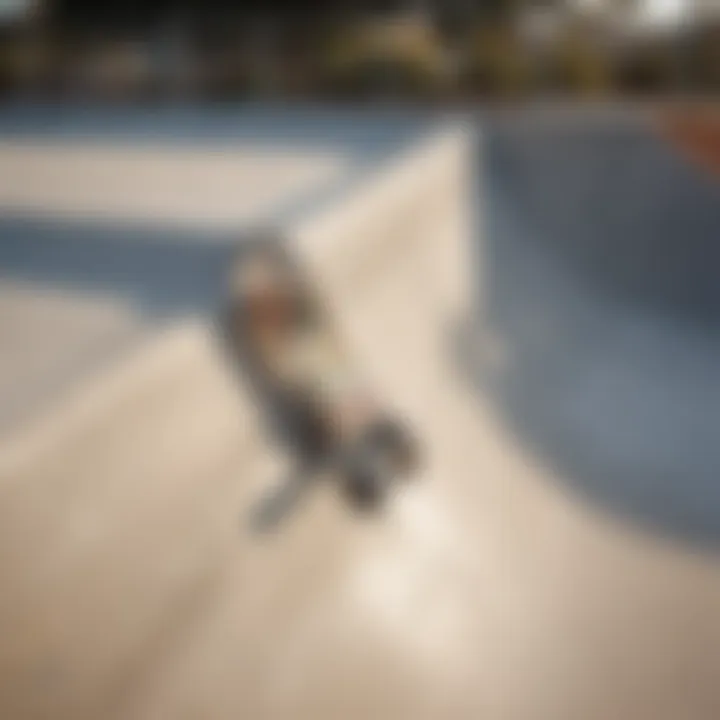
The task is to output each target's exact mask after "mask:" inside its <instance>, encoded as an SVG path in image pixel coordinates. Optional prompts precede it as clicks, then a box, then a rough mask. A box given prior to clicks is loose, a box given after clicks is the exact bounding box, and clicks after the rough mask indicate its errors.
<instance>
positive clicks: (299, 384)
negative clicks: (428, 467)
mask: <svg viewBox="0 0 720 720" xmlns="http://www.w3.org/2000/svg"><path fill="white" fill-rule="evenodd" d="M313 290H314V288H312V287H311V284H310V282H309V280H308V278H307V276H306V275H305V274H304V273H303V272H302V270H301V268H300V265H299V263H298V261H297V259H296V258H294V257H293V256H292V254H291V252H290V250H289V249H288V248H287V246H286V245H285V244H284V243H283V241H282V238H280V237H278V236H276V235H272V234H270V233H264V234H258V235H256V236H255V237H254V238H251V239H250V240H248V241H247V242H246V243H243V244H242V245H241V246H240V248H239V252H238V255H237V258H236V259H235V261H234V263H233V265H232V267H231V272H230V282H229V288H228V302H227V308H226V313H225V316H224V322H223V330H224V335H225V337H226V340H227V342H228V345H229V349H230V351H231V354H232V355H233V357H234V358H235V360H236V361H237V362H238V364H239V366H240V368H241V370H242V371H243V372H244V374H245V375H246V376H247V377H248V378H249V379H250V381H251V385H252V386H253V389H254V390H255V392H256V395H257V399H258V401H259V403H260V405H261V406H262V407H263V408H264V410H265V411H266V415H267V417H268V419H269V421H270V425H271V428H272V429H273V430H274V431H275V433H277V434H278V435H279V436H280V438H281V439H283V440H284V441H285V443H286V444H287V445H288V446H289V447H290V449H291V453H292V454H293V455H294V456H295V459H296V460H297V466H298V470H297V472H296V473H295V474H294V475H293V476H292V478H291V479H289V480H288V481H287V482H286V483H285V484H284V485H283V486H282V487H281V488H280V490H279V492H276V493H274V494H273V495H272V496H271V497H270V498H269V499H267V500H266V501H264V502H263V503H262V504H261V507H260V510H259V512H258V513H256V520H257V521H258V523H259V524H260V525H261V526H263V527H267V526H269V525H273V524H275V523H276V522H277V521H278V520H279V519H280V516H282V515H284V514H285V513H286V512H287V511H288V510H289V509H290V507H292V506H294V504H295V502H296V501H297V500H298V499H299V497H300V495H301V494H302V493H301V491H302V489H303V488H304V487H306V486H307V484H308V481H309V480H311V479H313V478H314V477H317V476H318V475H320V474H322V473H323V471H325V470H330V471H331V472H332V474H333V475H334V476H336V477H337V478H338V479H339V481H340V482H341V484H342V488H343V489H344V491H345V492H346V494H347V495H348V496H349V497H350V498H351V499H352V500H353V501H354V503H355V504H356V505H359V506H361V507H375V506H377V505H378V504H379V503H380V502H381V501H382V500H383V499H384V497H385V496H386V495H387V493H388V492H389V490H390V489H391V487H392V485H393V483H395V482H396V481H397V480H399V479H401V478H404V477H407V476H408V475H410V473H411V472H412V470H413V469H414V468H415V466H416V465H417V460H418V458H417V455H418V452H417V446H416V443H415V440H414V438H413V437H412V436H411V434H410V433H409V431H408V430H407V429H406V428H405V427H404V425H403V424H402V423H401V422H400V421H399V420H398V419H397V418H395V417H393V416H391V415H390V414H389V413H388V412H387V411H386V409H385V408H384V407H383V405H382V404H381V403H380V402H379V401H378V400H377V398H376V397H375V396H374V395H373V393H372V392H371V391H370V389H369V387H368V386H367V384H366V383H365V382H364V380H363V378H362V376H361V373H360V372H359V371H358V368H357V366H356V364H355V363H353V362H352V358H351V356H350V355H349V353H348V351H347V349H346V348H345V346H344V345H343V343H342V342H341V340H340V338H339V336H338V334H337V333H336V331H335V329H334V327H333V324H332V322H331V318H330V316H329V313H328V311H327V309H326V307H325V306H324V305H323V303H321V301H320V299H319V297H318V295H317V294H316V293H315V292H314V291H313Z"/></svg>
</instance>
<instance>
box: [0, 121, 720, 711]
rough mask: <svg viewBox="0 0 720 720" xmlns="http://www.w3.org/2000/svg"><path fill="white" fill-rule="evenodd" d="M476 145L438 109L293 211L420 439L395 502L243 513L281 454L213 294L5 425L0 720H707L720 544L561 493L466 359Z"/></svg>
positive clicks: (327, 502) (326, 284) (311, 261)
mask: <svg viewBox="0 0 720 720" xmlns="http://www.w3.org/2000/svg"><path fill="white" fill-rule="evenodd" d="M477 152H478V151H477V149H476V147H475V139H474V138H473V137H472V135H471V134H469V133H468V132H467V131H465V130H458V129H456V128H449V129H443V130H441V131H440V132H438V133H437V134H435V135H433V136H432V137H429V138H426V140H425V141H423V142H418V143H417V144H416V145H415V147H414V148H413V150H412V152H409V153H408V154H406V155H403V156H401V157H398V158H397V159H396V161H395V162H393V163H391V164H389V165H388V166H387V167H386V168H385V169H384V171H383V172H382V173H379V174H376V175H374V176H373V178H372V179H368V181H367V182H364V183H361V184H359V185H358V186H356V187H355V188H354V190H353V192H352V193H348V194H347V195H346V196H345V197H344V199H343V200H342V201H338V202H335V203H332V204H331V205H330V206H328V207H327V208H325V209H324V210H322V211H319V212H318V213H316V214H313V215H312V216H308V217H306V218H304V219H303V220H302V221H298V222H296V223H293V224H292V225H291V226H288V228H287V229H288V232H290V233H291V236H292V237H293V238H294V243H295V247H296V249H297V251H298V253H299V254H300V255H301V257H302V258H303V260H304V262H305V263H306V265H307V267H308V268H309V270H310V272H311V273H312V274H313V276H314V278H315V279H316V281H317V282H318V284H319V285H320V286H321V288H322V289H323V292H324V293H326V296H327V298H328V299H329V301H330V302H331V303H332V307H333V308H334V311H335V314H336V317H337V321H338V324H339V326H340V329H341V330H342V332H343V333H344V334H345V335H346V337H347V341H348V343H349V344H350V345H351V347H352V348H353V350H354V351H355V352H356V353H357V356H358V360H359V362H361V363H362V364H363V367H365V368H366V369H367V372H368V374H369V375H370V377H371V379H372V380H373V382H374V383H376V385H377V387H378V388H379V390H380V392H381V393H382V394H383V396H384V397H386V398H387V400H388V402H389V403H390V404H391V405H392V406H393V407H395V408H396V410H397V411H398V412H399V413H401V414H402V415H404V416H405V417H406V418H407V420H408V422H409V423H410V424H411V425H412V426H413V428H414V429H415V431H416V432H417V434H418V436H419V438H420V440H421V443H422V450H423V466H422V471H421V472H420V473H419V474H418V476H417V477H416V478H415V480H414V482H413V483H411V484H409V485H408V486H407V487H406V488H405V489H404V491H403V492H401V493H398V495H397V497H395V498H393V499H392V502H391V503H390V504H389V505H388V507H387V510H386V512H384V513H383V514H380V515H376V516H366V517H358V516H355V515H353V514H352V512H351V510H350V508H349V507H348V506H347V505H346V504H345V503H344V502H343V499H342V498H341V497H338V496H337V494H336V493H335V492H334V490H333V486H332V484H326V485H324V486H321V487H319V488H318V489H317V492H315V493H313V494H311V495H309V496H308V497H307V498H306V500H305V502H304V504H303V505H302V506H301V507H300V508H298V510H297V511H296V512H295V513H293V515H292V516H290V517H289V519H288V520H287V522H286V523H285V524H284V525H283V526H282V527H281V529H280V531H279V532H277V533H276V534H275V535H273V536H269V537H262V538H261V537H258V536H254V535H252V534H249V533H248V531H247V528H246V526H245V524H244V519H245V513H246V511H247V510H248V509H249V507H250V504H251V502H252V501H253V500H254V499H255V498H257V496H258V493H260V492H261V491H262V490H263V489H264V488H266V487H267V485H268V484H269V483H271V482H272V481H273V479H275V478H277V477H278V476H279V473H282V472H283V470H284V469H285V466H286V460H285V459H284V458H283V457H282V456H280V455H278V453H277V449H276V448H275V447H274V445H273V444H272V442H271V441H270V440H269V439H268V438H267V437H265V436H264V435H263V433H262V430H261V426H260V424H259V423H258V418H257V413H256V410H255V408H254V406H253V404H252V402H251V401H250V398H249V396H248V394H247V389H246V388H244V387H243V385H242V383H237V382H236V378H235V377H234V376H233V374H232V372H231V370H230V368H229V367H228V366H227V364H226V362H225V359H224V357H223V354H222V352H221V351H220V349H219V347H218V345H217V342H216V338H215V337H214V334H213V331H212V328H211V327H210V326H209V324H208V323H207V321H206V320H204V319H203V316H202V314H198V316H197V318H196V319H195V320H191V319H184V320H181V321H178V322H175V323H169V324H168V325H167V326H165V328H164V329H163V330H162V331H159V330H156V331H155V332H153V334H152V341H151V342H146V343H143V344H142V347H141V348H139V350H138V351H137V353H134V354H132V355H131V356H130V357H129V358H128V359H127V360H126V361H124V362H122V363H121V364H120V366H119V367H115V368H114V370H113V372H112V373H110V374H109V375H107V374H105V373H101V374H100V375H99V376H98V378H97V379H96V380H95V381H93V382H92V383H91V384H90V385H89V386H87V387H85V389H84V390H82V391H79V392H78V393H76V394H74V396H73V398H72V402H69V403H62V405H61V406H58V408H57V410H55V411H52V412H50V411H48V412H47V413H46V414H45V415H44V416H43V418H42V421H40V420H39V421H38V422H37V423H34V424H33V425H32V427H31V428H30V429H27V430H25V431H24V432H23V433H19V434H16V435H15V436H14V437H12V438H10V437H9V436H8V437H7V438H6V440H5V441H4V444H3V446H2V448H0V465H1V469H0V577H1V578H2V583H3V584H2V589H3V591H2V593H0V634H1V636H2V643H0V711H1V712H0V714H2V716H3V718H5V717H7V718H11V719H12V720H15V719H16V718H22V719H24V718H52V719H53V720H58V719H64V718H68V720H84V719H85V718H87V719H92V720H96V719H98V718H103V720H106V719H109V718H118V719H123V720H158V719H162V720H165V719H167V720H175V719H176V718H198V719H200V718H203V719H205V718H213V719H215V718H217V719H219V720H222V719H225V718H228V719H231V718H232V719H235V718H251V719H253V720H256V719H257V720H259V719H266V718H267V719H271V718H272V719H273V720H274V719H281V718H282V719H287V720H297V719H299V718H308V719H310V718H312V719H313V720H322V719H325V718H327V719H330V718H343V719H348V720H352V719H355V718H357V720H365V719H367V718H378V719H387V720H390V719H393V720H395V719H397V718H413V719H416V718H417V719H422V718H427V719H433V720H436V719H437V720H439V719H440V718H443V719H446V718H468V719H470V718H490V719H496V720H537V719H538V718H539V719H541V720H576V719H577V718H583V720H595V719H597V720H606V719H607V718H615V719H622V720H625V719H626V720H638V719H639V718H640V719H644V718H647V719H648V720H649V719H650V718H652V720H676V719H677V718H693V719H695V718H701V719H705V718H707V719H708V720H711V719H712V720H714V718H715V717H716V715H717V713H716V710H717V708H718V707H719V706H720V694H719V691H718V687H719V685H718V682H717V668H718V667H719V666H720V650H719V648H720V635H719V632H720V622H719V620H720V618H719V615H718V612H719V611H718V608H720V572H719V571H718V567H717V565H716V563H715V562H714V561H713V559H712V558H710V557H702V556H699V555H698V554H696V553H695V552H693V551H691V550H688V548H687V547H685V546H682V545H676V544H674V543H673V542H672V541H670V540H667V539H663V538H657V537H653V536H650V535H646V534H643V533H638V532H636V531H635V530H634V529H633V528H632V527H631V526H626V525H623V524H621V523H619V522H618V521H617V520H616V519H615V518H614V517H613V516H611V515H606V514H603V513H598V512H596V511H595V510H593V509H592V507H591V506H590V505H588V504H586V503H582V502H578V501H577V498H575V497H570V496H569V495H568V494H567V493H566V492H564V490H563V484H562V483H561V482H559V480H560V479H561V478H562V476H561V475H559V474H558V473H557V472H556V471H555V470H554V469H551V468H550V467H549V466H548V464H546V463H545V462H544V460H543V459H542V458H540V457H539V456H538V455H536V454H535V453H534V452H532V451H531V450H529V449H528V448H527V447H526V445H525V444H524V443H523V442H520V441H519V436H518V435H517V434H516V433H515V432H514V430H511V429H510V428H509V427H508V426H506V425H505V424H504V422H502V421H501V419H500V416H499V415H498V414H497V412H496V408H497V406H496V404H495V402H494V400H495V398H494V397H493V396H492V394H491V393H489V392H480V393H478V392H477V387H475V386H474V385H473V384H472V383H471V382H470V381H469V380H468V379H466V378H464V377H463V376H462V375H461V374H460V373H459V372H458V367H457V357H456V355H455V353H454V352H453V347H452V343H451V342H450V338H451V337H455V336H456V331H457V327H458V322H459V319H460V316H461V312H462V311H463V309H464V308H465V307H466V303H467V301H468V298H469V296H470V288H469V282H470V280H471V278H472V270H473V267H472V265H471V261H470V256H469V253H468V250H469V243H468V239H469V238H470V237H471V228H470V225H469V219H470V218H469V210H470V209H471V204H472V203H473V198H472V197H471V196H469V194H468V189H469V188H470V187H471V185H472V183H471V176H473V175H474V174H475V170H476V167H475V162H476V160H477V155H476V153H477ZM480 152H482V150H481V151H480ZM478 241H479V243H480V245H479V246H478V249H479V250H480V254H481V256H482V257H487V256H485V255H484V248H485V247H487V246H486V244H485V243H486V242H488V238H479V239H478ZM483 269H484V270H485V278H486V281H487V279H488V274H487V273H488V272H490V271H491V270H492V268H491V267H490V266H487V265H486V266H484V267H483ZM501 280H504V278H500V277H498V278H497V280H496V282H500V281H501ZM483 289H484V288H481V290H483ZM521 289H522V286H521ZM525 309H526V310H527V311H528V312H530V310H529V309H528V306H525ZM485 340H486V342H487V345H488V349H489V350H493V349H495V350H497V351H498V352H497V354H496V356H495V358H496V361H498V362H499V360H500V359H502V348H501V347H500V346H499V345H497V344H496V345H493V344H492V340H493V338H492V337H491V336H490V335H488V336H487V337H486V338H485ZM517 362H518V363H519V362H520V360H517Z"/></svg>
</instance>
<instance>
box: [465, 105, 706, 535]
mask: <svg viewBox="0 0 720 720" xmlns="http://www.w3.org/2000/svg"><path fill="white" fill-rule="evenodd" d="M485 139H486V143H485V148H484V156H483V160H482V163H483V165H482V167H483V171H482V173H481V174H480V175H481V180H482V193H483V195H482V205H483V206H484V209H485V211H484V221H483V225H484V227H482V229H479V230H478V235H477V237H478V238H479V240H478V243H477V246H476V250H477V268H478V294H477V297H476V299H475V302H476V312H475V318H476V322H477V327H476V328H475V329H474V333H473V334H474V344H473V348H474V349H473V357H472V359H471V366H472V369H473V373H474V378H475V380H476V381H477V383H478V387H479V388H480V389H481V390H482V392H483V393H484V394H487V395H490V396H491V397H492V398H493V399H494V400H495V401H496V403H497V406H498V408H499V409H500V411H501V413H502V414H503V415H504V417H505V418H506V420H507V421H508V423H509V424H510V426H511V427H513V428H514V430H515V431H516V433H517V436H518V438H519V440H520V441H521V442H522V443H524V444H526V445H528V446H529V447H530V448H532V450H534V452H535V453H536V454H537V455H538V456H539V457H540V458H542V460H543V461H544V462H545V463H546V464H547V465H548V466H550V467H551V468H553V469H554V470H555V471H556V473H557V476H558V477H559V478H561V479H562V481H563V482H565V483H567V485H568V487H569V488H571V489H572V490H577V491H580V492H581V493H582V494H584V495H585V496H586V497H588V498H591V499H593V500H594V501H597V502H599V503H601V504H602V505H603V506H605V507H606V508H609V509H611V510H612V511H614V512H617V513H619V514H621V515H623V516H626V517H629V518H632V519H633V520H636V521H638V522H640V523H642V524H649V525H650V526H652V527H655V528H656V529H660V530H662V531H665V532H667V533H669V534H671V535H673V536H679V537H684V538H686V539H691V540H693V541H696V542H700V543H707V544H709V545H711V546H715V545H716V544H717V542H718V541H720V282H718V278H719V277H720V244H718V239H720V188H719V187H718V186H717V185H714V184H713V181H712V179H711V178H709V177H706V176H702V175H701V174H700V172H696V171H695V170H694V169H693V168H691V167H690V166H688V165H685V164H684V161H683V160H682V159H680V158H678V157H676V156H674V155H673V154H672V153H671V152H670V150H669V149H668V148H666V147H665V146H663V145H662V143H661V142H660V141H659V140H657V139H656V138H654V137H653V136H652V135H651V134H650V133H649V132H648V131H647V130H645V129H643V128H642V127H641V126H639V125H638V124H637V123H636V122H634V121H632V120H629V119H626V120H620V119H617V118H616V119H613V120H612V121H607V120H605V121H602V122H596V123H593V122H592V121H590V120H585V121H584V122H580V121H577V120H575V121H573V120H564V121H559V120H558V121H555V122H545V123H544V124H536V125H533V124H532V122H531V121H527V122H522V121H518V122H515V123H513V122H505V123H496V124H492V123H489V124H488V127H487V128H486V138H485Z"/></svg>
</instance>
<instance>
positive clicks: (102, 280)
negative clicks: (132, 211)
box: [0, 216, 237, 320]
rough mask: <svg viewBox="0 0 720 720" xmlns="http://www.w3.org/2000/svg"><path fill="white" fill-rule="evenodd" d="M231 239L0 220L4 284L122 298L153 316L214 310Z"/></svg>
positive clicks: (0, 263) (143, 229) (58, 222)
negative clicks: (14, 283) (10, 283)
mask: <svg viewBox="0 0 720 720" xmlns="http://www.w3.org/2000/svg"><path fill="white" fill-rule="evenodd" d="M236 242H237V238H234V237H230V236H227V237H219V236H215V237H210V236H207V237H205V236H201V235H200V233H197V232H191V231H186V232H183V231H178V230H170V229H168V230H164V229H163V230H159V229H156V228H151V227H133V226H126V225H113V224H107V223H92V222H86V221H83V222H72V221H69V220H68V221H62V220H58V219H52V220H48V221H44V220H42V219H31V218H12V217H7V216H6V217H3V218H0V279H9V280H15V281H26V282H30V283H35V284H37V285H38V286H41V287H42V286H44V287H55V288H60V289H67V290H71V291H73V292H78V293H83V292H86V293H89V294H92V295H95V296H97V295H100V296H102V295H107V296H110V297H117V298H119V299H122V300H125V301H127V302H128V303H130V304H132V305H133V306H134V307H136V308H137V309H138V311H139V312H141V313H142V314H144V315H145V316H146V317H147V318H148V319H150V320H152V319H160V318H162V317H167V316H168V315H176V314H184V313H188V312H206V311H208V310H212V309H214V308H215V307H217V304H218V302H219V293H220V291H221V289H222V279H223V277H224V272H223V271H224V268H225V266H226V264H227V261H228V258H229V257H230V253H231V249H232V247H233V246H234V245H235V244H236Z"/></svg>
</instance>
